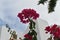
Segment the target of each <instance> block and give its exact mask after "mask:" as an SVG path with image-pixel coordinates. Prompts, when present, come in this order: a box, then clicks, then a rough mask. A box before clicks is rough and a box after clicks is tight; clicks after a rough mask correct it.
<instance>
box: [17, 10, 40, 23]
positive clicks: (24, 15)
mask: <svg viewBox="0 0 60 40" xmlns="http://www.w3.org/2000/svg"><path fill="white" fill-rule="evenodd" d="M18 17H19V18H20V20H21V22H23V23H28V22H29V19H31V18H32V19H34V20H36V19H37V18H38V17H39V14H38V13H37V12H36V11H35V10H33V9H23V10H22V12H20V13H19V14H18Z"/></svg>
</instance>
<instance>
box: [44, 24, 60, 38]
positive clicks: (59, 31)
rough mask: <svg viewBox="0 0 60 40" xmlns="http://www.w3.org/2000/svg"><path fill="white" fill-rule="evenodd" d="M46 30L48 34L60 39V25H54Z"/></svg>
mask: <svg viewBox="0 0 60 40" xmlns="http://www.w3.org/2000/svg"><path fill="white" fill-rule="evenodd" d="M45 30H46V33H48V32H49V33H50V34H52V35H53V36H54V37H56V38H60V27H59V26H58V25H56V24H54V25H52V26H47V27H46V28H45Z"/></svg>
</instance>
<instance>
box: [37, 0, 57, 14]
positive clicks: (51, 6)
mask: <svg viewBox="0 0 60 40" xmlns="http://www.w3.org/2000/svg"><path fill="white" fill-rule="evenodd" d="M46 1H48V0H39V3H38V5H39V4H44V3H45V2H46ZM56 2H57V0H50V1H49V5H48V13H51V12H53V11H54V8H55V6H56Z"/></svg>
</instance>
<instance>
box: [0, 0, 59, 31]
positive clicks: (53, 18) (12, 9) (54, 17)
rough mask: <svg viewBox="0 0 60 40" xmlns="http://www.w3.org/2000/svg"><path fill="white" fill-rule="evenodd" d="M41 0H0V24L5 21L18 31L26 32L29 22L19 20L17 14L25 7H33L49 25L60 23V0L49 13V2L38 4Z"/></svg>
mask: <svg viewBox="0 0 60 40" xmlns="http://www.w3.org/2000/svg"><path fill="white" fill-rule="evenodd" d="M38 1H39V0H0V20H1V21H0V24H1V23H5V24H9V26H10V27H11V28H13V29H15V30H17V31H22V32H24V31H25V30H26V28H27V26H28V25H27V24H26V25H25V24H23V23H21V22H20V21H19V19H18V17H17V14H18V13H19V12H20V11H21V10H23V9H24V8H33V9H35V10H36V11H37V12H38V13H39V14H40V18H42V19H43V20H46V21H47V22H48V23H49V25H52V24H58V25H60V0H58V1H57V2H58V3H57V5H56V7H55V12H53V13H50V14H48V9H47V8H48V3H45V5H37V3H38Z"/></svg>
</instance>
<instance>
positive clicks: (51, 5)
mask: <svg viewBox="0 0 60 40" xmlns="http://www.w3.org/2000/svg"><path fill="white" fill-rule="evenodd" d="M56 2H57V0H50V1H49V6H48V13H51V12H53V11H54V8H55V6H56Z"/></svg>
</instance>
